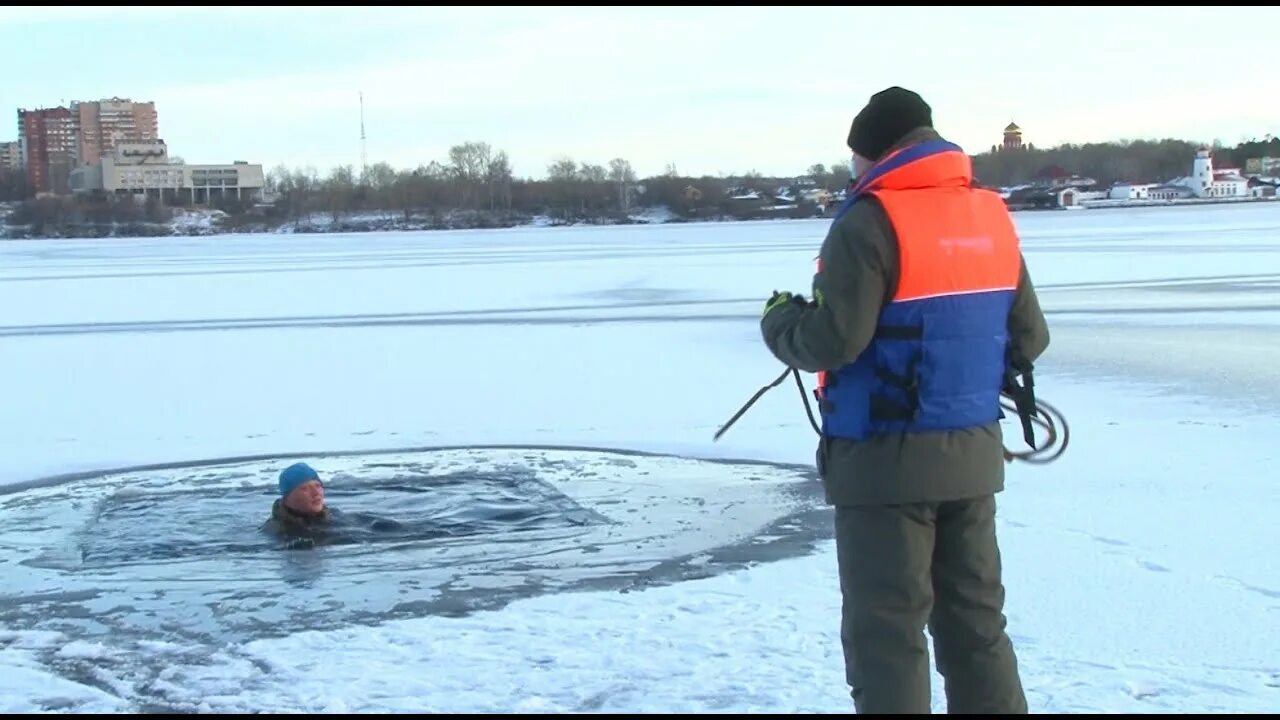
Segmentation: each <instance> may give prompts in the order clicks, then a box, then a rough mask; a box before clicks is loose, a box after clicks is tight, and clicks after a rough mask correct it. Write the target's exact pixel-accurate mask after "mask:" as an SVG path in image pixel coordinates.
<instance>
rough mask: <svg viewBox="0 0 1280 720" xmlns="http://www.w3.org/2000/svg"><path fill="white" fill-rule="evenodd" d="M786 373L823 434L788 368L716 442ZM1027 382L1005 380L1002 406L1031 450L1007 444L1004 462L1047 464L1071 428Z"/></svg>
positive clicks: (1064, 445) (798, 380) (1064, 443)
mask: <svg viewBox="0 0 1280 720" xmlns="http://www.w3.org/2000/svg"><path fill="white" fill-rule="evenodd" d="M787 375H793V376H795V379H796V386H797V387H798V388H800V400H801V401H802V402H803V403H804V411H805V414H806V415H808V416H809V426H810V427H812V428H813V431H814V432H815V433H817V434H818V437H822V429H821V428H820V427H818V421H817V420H815V419H814V415H813V409H812V408H811V407H810V406H809V394H808V392H807V391H806V389H805V386H804V381H803V380H802V379H801V378H800V371H799V370H797V369H795V368H790V367H789V368H787V369H786V370H784V371H783V372H782V374H781V375H779V376H778V377H777V379H775V380H774V381H773V382H771V383H769V384H768V385H765V386H764V387H762V388H760V389H759V390H757V391H756V393H755V395H752V396H751V399H750V400H747V402H746V404H745V405H743V406H742V407H741V408H739V410H738V412H736V413H734V414H733V417H731V418H729V421H728V422H726V423H725V424H724V425H723V426H722V427H721V428H720V429H719V430H718V431H716V434H715V436H714V438H713V439H712V441H713V442H715V441H719V440H720V438H721V437H722V436H723V435H724V434H725V433H726V432H727V431H728V430H729V428H730V427H733V424H734V423H736V422H738V419H739V418H741V417H742V416H743V415H744V414H746V412H747V410H749V409H751V406H752V405H755V404H756V401H757V400H759V399H760V398H761V397H762V396H763V395H764V394H765V393H766V392H768V391H769V390H771V389H773V388H776V387H778V386H779V385H781V384H782V381H784V380H786V379H787ZM1023 376H1024V383H1025V384H1024V385H1021V386H1019V385H1017V384H1016V383H1013V384H1012V385H1010V384H1006V387H1005V388H1004V389H1002V390H1001V391H1000V408H1001V410H1003V411H1005V412H1008V413H1011V414H1015V415H1017V416H1018V418H1019V420H1021V422H1022V429H1023V439H1024V440H1025V441H1026V443H1027V445H1029V446H1031V449H1030V450H1022V451H1017V452H1015V451H1013V450H1010V449H1009V448H1008V447H1005V448H1004V459H1005V462H1013V461H1014V460H1021V461H1022V462H1025V463H1031V464H1033V465H1046V464H1048V463H1051V462H1053V461H1054V460H1057V459H1058V458H1059V457H1062V453H1063V452H1065V451H1066V449H1067V443H1068V442H1069V441H1070V439H1071V430H1070V428H1069V427H1068V426H1067V418H1066V416H1064V415H1063V414H1062V411H1060V410H1058V409H1057V408H1056V407H1054V406H1053V405H1050V404H1049V403H1047V402H1045V401H1044V400H1041V399H1038V398H1035V397H1034V395H1033V394H1032V389H1033V387H1034V386H1033V384H1032V382H1031V374H1030V372H1029V371H1026V372H1024V373H1023ZM1033 427H1040V428H1041V429H1043V430H1044V431H1045V434H1046V435H1045V438H1044V441H1043V442H1041V443H1040V446H1039V447H1037V446H1036V443H1035V437H1034V431H1033Z"/></svg>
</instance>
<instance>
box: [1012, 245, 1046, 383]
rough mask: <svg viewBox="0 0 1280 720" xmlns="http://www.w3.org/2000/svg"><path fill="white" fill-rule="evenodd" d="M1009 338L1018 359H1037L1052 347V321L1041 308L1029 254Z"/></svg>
mask: <svg viewBox="0 0 1280 720" xmlns="http://www.w3.org/2000/svg"><path fill="white" fill-rule="evenodd" d="M1009 342H1010V346H1011V348H1012V355H1013V359H1014V361H1015V362H1016V361H1025V362H1029V363H1034V362H1035V361H1036V360H1037V359H1038V358H1039V357H1040V355H1041V354H1042V353H1043V352H1044V351H1045V349H1046V348H1048V347H1049V324H1048V322H1047V321H1046V320H1045V317H1044V312H1042V311H1041V310H1040V299H1039V298H1038V297H1037V296H1036V289H1035V285H1033V284H1032V282H1031V273H1030V271H1028V270H1027V261H1026V258H1023V259H1022V271H1021V275H1020V276H1019V277H1018V290H1017V292H1016V293H1015V295H1014V299H1013V308H1012V309H1011V310H1010V311H1009Z"/></svg>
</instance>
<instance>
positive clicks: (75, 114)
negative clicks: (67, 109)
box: [71, 98, 160, 165]
mask: <svg viewBox="0 0 1280 720" xmlns="http://www.w3.org/2000/svg"><path fill="white" fill-rule="evenodd" d="M71 118H72V120H71V122H72V128H73V130H74V132H75V136H76V151H75V159H76V165H94V164H97V163H98V162H100V161H101V160H102V158H104V157H106V156H108V155H110V154H111V152H112V151H113V150H115V147H116V145H117V144H119V143H124V142H128V143H148V142H155V141H156V140H159V139H160V123H159V120H158V118H157V116H156V104H155V103H154V102H134V101H132V100H130V99H128V98H111V99H109V100H94V101H91V102H73V103H71Z"/></svg>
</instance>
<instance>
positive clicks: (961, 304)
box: [816, 140, 1021, 440]
mask: <svg viewBox="0 0 1280 720" xmlns="http://www.w3.org/2000/svg"><path fill="white" fill-rule="evenodd" d="M972 180H973V174H972V165H971V162H970V160H969V156H968V155H966V154H965V153H964V151H963V150H961V149H960V148H959V147H958V146H956V145H954V144H952V143H949V142H946V141H942V140H936V141H930V142H925V143H921V144H918V145H914V146H911V147H908V148H904V149H902V150H899V151H897V152H896V153H893V154H891V155H890V156H888V157H886V158H884V159H882V160H881V161H880V162H878V163H877V164H876V165H875V166H874V167H873V168H872V169H871V170H870V172H868V173H867V174H866V175H865V176H863V177H862V178H860V179H859V180H858V181H857V183H856V185H855V186H854V187H853V188H852V189H851V191H850V193H849V198H848V199H847V200H846V202H845V204H844V205H843V206H842V207H841V208H840V210H839V211H838V212H837V214H836V219H835V222H839V221H840V218H841V217H843V215H844V214H845V213H846V212H848V210H849V208H851V207H852V206H853V204H854V203H856V202H858V201H859V200H861V199H863V198H866V197H867V196H873V197H875V198H876V200H877V201H879V203H880V204H881V206H882V207H883V208H884V211H885V213H886V214H887V215H888V217H889V222H890V223H891V224H892V226H893V229H894V234H895V235H896V237H897V239H898V266H899V276H898V283H897V290H896V292H895V294H894V296H893V298H892V300H891V301H890V302H889V303H888V304H886V305H885V306H884V307H883V308H882V309H881V312H880V318H879V322H878V324H877V327H876V330H875V335H874V337H873V339H872V340H871V342H870V344H869V345H868V347H867V348H866V349H865V350H864V351H863V352H862V353H861V354H860V355H859V356H858V357H857V359H855V360H854V361H853V362H851V363H849V364H848V365H845V366H844V367H841V368H838V369H836V370H833V371H829V372H823V373H820V374H819V377H818V390H817V393H816V394H817V397H818V404H819V407H820V408H821V414H822V426H823V434H824V435H825V436H827V437H837V438H847V439H852V440H864V439H866V438H868V437H871V436H873V435H883V434H890V433H920V432H931V431H946V430H958V429H963V428H969V427H975V426H980V425H985V424H987V423H990V422H993V421H995V420H997V419H999V418H1000V417H1001V415H1002V413H1001V410H1000V392H1001V388H1002V387H1003V386H1004V381H1005V374H1006V370H1007V367H1008V362H1009V360H1008V345H1009V331H1008V318H1009V311H1010V308H1011V307H1012V304H1013V298H1014V294H1015V292H1016V290H1017V286H1018V278H1019V275H1020V272H1021V252H1020V248H1019V241H1018V235H1017V232H1016V230H1015V228H1014V225H1013V220H1012V218H1011V217H1010V215H1009V211H1008V210H1007V208H1006V206H1005V203H1004V200H1003V199H1002V198H1001V197H1000V196H999V195H997V194H996V193H994V192H991V191H989V190H980V189H975V188H973V187H972ZM818 271H819V272H822V265H821V261H820V260H819V266H818Z"/></svg>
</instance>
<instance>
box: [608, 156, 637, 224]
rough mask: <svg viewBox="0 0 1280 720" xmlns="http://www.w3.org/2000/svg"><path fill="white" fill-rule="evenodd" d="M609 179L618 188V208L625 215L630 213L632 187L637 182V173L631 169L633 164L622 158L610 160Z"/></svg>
mask: <svg viewBox="0 0 1280 720" xmlns="http://www.w3.org/2000/svg"><path fill="white" fill-rule="evenodd" d="M609 179H610V180H611V181H612V182H613V183H614V184H615V185H617V186H618V207H619V208H620V209H621V210H622V212H624V213H625V212H630V210H631V193H630V187H631V185H632V184H634V183H635V181H636V172H635V170H632V169H631V163H629V162H627V161H626V160H623V159H622V158H614V159H612V160H610V161H609Z"/></svg>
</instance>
